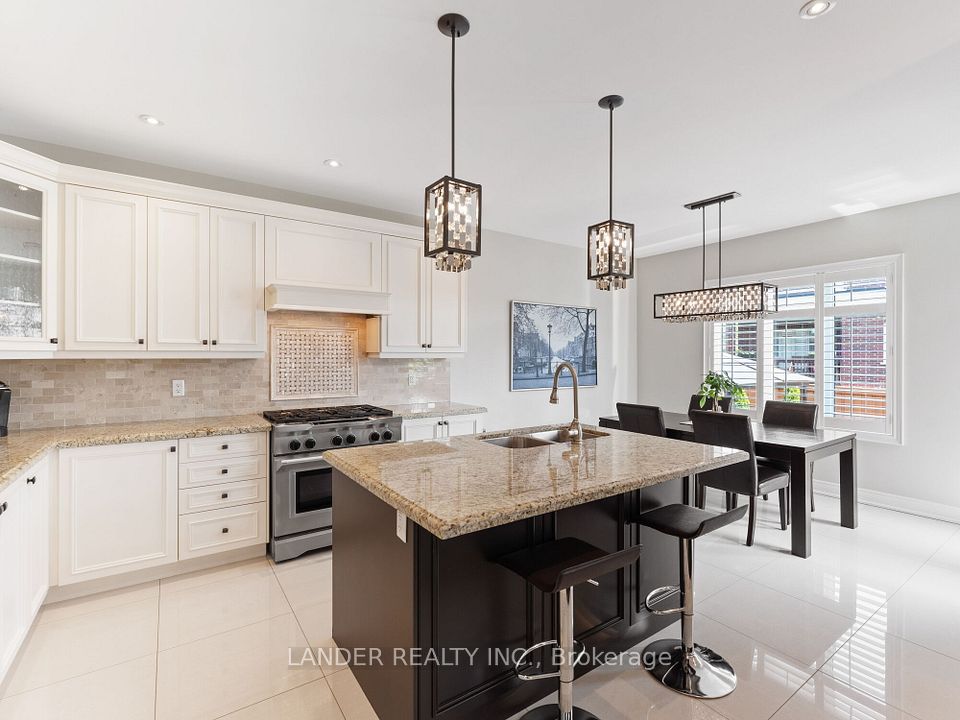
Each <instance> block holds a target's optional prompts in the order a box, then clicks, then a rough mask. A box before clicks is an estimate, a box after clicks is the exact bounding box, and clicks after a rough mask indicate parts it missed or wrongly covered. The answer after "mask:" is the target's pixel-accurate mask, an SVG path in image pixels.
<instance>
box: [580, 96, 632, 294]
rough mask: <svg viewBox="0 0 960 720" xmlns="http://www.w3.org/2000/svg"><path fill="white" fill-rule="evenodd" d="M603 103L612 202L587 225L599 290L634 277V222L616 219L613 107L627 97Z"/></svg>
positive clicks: (590, 271) (591, 272) (590, 269)
mask: <svg viewBox="0 0 960 720" xmlns="http://www.w3.org/2000/svg"><path fill="white" fill-rule="evenodd" d="M599 105H600V107H602V108H603V109H604V110H609V111H610V172H609V180H610V198H609V199H610V202H609V212H608V214H607V219H606V220H605V221H603V222H601V223H597V224H596V225H591V226H590V227H588V228H587V278H588V279H589V280H596V282H597V289H598V290H622V289H623V288H625V287H626V286H627V280H629V279H630V278H632V277H633V223H626V222H621V221H620V220H614V219H613V111H614V110H615V109H616V108H618V107H620V106H621V105H623V98H622V97H621V96H620V95H607V96H606V97H603V98H600V103H599Z"/></svg>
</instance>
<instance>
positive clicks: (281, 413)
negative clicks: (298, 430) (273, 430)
mask: <svg viewBox="0 0 960 720" xmlns="http://www.w3.org/2000/svg"><path fill="white" fill-rule="evenodd" d="M392 415H393V412H392V411H390V410H386V409H384V408H380V407H376V406H375V405H338V406H335V407H320V408H299V409H297V410H268V411H266V412H264V413H263V417H264V418H265V419H267V420H269V421H270V422H272V423H273V424H274V425H292V424H300V423H313V424H320V423H330V422H342V421H344V420H367V419H369V418H379V417H391V416H392Z"/></svg>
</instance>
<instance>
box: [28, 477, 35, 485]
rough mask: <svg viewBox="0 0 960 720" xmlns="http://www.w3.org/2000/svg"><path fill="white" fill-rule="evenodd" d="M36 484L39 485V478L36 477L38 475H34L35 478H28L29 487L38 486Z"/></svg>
mask: <svg viewBox="0 0 960 720" xmlns="http://www.w3.org/2000/svg"><path fill="white" fill-rule="evenodd" d="M36 484H37V477H36V475H34V476H33V477H28V478H27V485H36Z"/></svg>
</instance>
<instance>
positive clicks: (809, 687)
mask: <svg viewBox="0 0 960 720" xmlns="http://www.w3.org/2000/svg"><path fill="white" fill-rule="evenodd" d="M773 720H914V718H913V717H911V716H910V715H908V714H907V713H905V712H903V711H902V710H898V709H897V708H895V707H892V706H890V705H887V704H886V703H883V702H881V701H880V700H877V699H876V698H874V697H872V696H871V695H868V694H867V693H864V692H861V691H859V690H856V689H854V688H852V687H850V686H849V685H846V684H845V683H842V682H840V681H839V680H837V679H835V678H832V677H830V676H829V675H824V674H823V673H819V672H818V673H817V674H816V675H814V676H813V677H812V678H811V679H810V680H809V681H808V682H807V684H806V685H804V686H803V687H802V688H800V690H798V691H797V693H796V694H795V695H794V696H793V697H792V698H790V701H789V702H788V703H787V704H786V705H784V706H783V708H781V709H780V711H779V712H778V713H777V714H776V715H774V716H773Z"/></svg>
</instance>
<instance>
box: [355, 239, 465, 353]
mask: <svg viewBox="0 0 960 720" xmlns="http://www.w3.org/2000/svg"><path fill="white" fill-rule="evenodd" d="M466 283H467V276H466V273H450V272H443V271H440V270H437V269H436V267H435V265H434V261H433V260H432V259H430V258H424V257H423V243H422V241H419V240H412V239H410V238H401V237H391V236H387V235H385V236H384V237H383V285H384V290H385V291H386V292H388V293H389V294H390V314H389V315H383V316H378V317H372V318H369V319H368V320H367V352H368V354H372V355H377V356H379V357H396V358H402V357H424V356H426V357H429V356H431V355H433V356H437V357H445V356H449V355H451V354H458V353H463V352H466V349H467V314H466V308H467V285H466Z"/></svg>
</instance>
